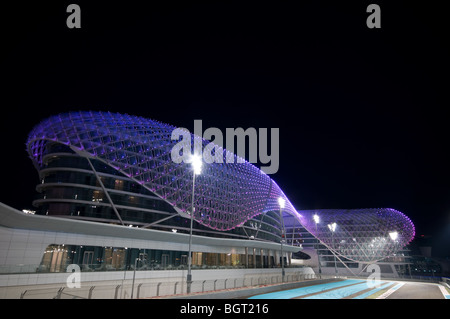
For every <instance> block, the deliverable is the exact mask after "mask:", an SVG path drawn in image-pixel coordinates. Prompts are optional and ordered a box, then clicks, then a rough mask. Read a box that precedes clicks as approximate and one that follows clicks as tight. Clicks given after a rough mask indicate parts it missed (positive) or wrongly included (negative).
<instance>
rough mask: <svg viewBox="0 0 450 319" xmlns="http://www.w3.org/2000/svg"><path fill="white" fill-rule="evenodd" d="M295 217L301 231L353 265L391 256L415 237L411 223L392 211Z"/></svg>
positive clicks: (328, 211)
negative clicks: (352, 262)
mask: <svg viewBox="0 0 450 319" xmlns="http://www.w3.org/2000/svg"><path fill="white" fill-rule="evenodd" d="M299 213H300V215H301V217H300V222H301V224H302V225H303V227H305V229H306V230H307V231H308V232H309V233H311V234H312V235H313V236H314V237H316V238H317V239H318V240H319V241H320V242H321V243H322V244H324V245H325V246H326V247H327V248H329V249H330V250H331V251H332V252H333V253H335V254H338V255H340V256H342V257H345V258H347V259H349V260H352V261H357V262H373V261H379V260H382V259H384V258H386V257H387V256H392V255H393V254H395V253H396V252H397V251H398V250H400V249H401V248H403V247H404V246H405V245H406V244H408V243H409V242H410V241H411V240H412V239H413V238H414V235H415V228H414V224H413V223H412V222H411V220H410V219H409V218H408V217H407V216H405V215H404V214H403V213H401V212H399V211H397V210H395V209H392V208H369V209H322V210H301V211H299ZM334 223H335V225H334V226H333V224H334Z"/></svg>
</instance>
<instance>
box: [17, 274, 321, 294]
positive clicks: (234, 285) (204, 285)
mask: <svg viewBox="0 0 450 319" xmlns="http://www.w3.org/2000/svg"><path fill="white" fill-rule="evenodd" d="M312 279H316V276H315V275H314V274H306V275H305V274H300V273H292V274H287V275H286V276H285V280H284V282H285V283H288V282H296V281H306V280H312ZM280 283H282V277H281V275H268V276H248V277H244V278H227V279H214V280H197V281H193V282H192V286H191V293H192V294H199V293H207V292H215V291H223V290H229V289H239V288H249V287H258V286H266V285H272V284H280ZM182 294H186V281H185V279H183V280H181V279H180V280H178V281H172V282H164V281H159V282H152V283H145V282H141V283H136V284H135V285H134V286H133V285H132V284H119V285H97V286H85V287H81V288H67V287H55V288H37V289H28V290H25V291H23V292H22V293H21V294H20V299H130V298H131V296H133V298H154V297H170V296H176V295H182Z"/></svg>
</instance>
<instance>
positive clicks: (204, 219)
mask: <svg viewBox="0 0 450 319" xmlns="http://www.w3.org/2000/svg"><path fill="white" fill-rule="evenodd" d="M174 129H175V127H174V126H171V125H167V124H163V123H160V122H157V121H153V120H150V119H145V118H142V117H137V116H131V115H123V114H114V113H109V112H108V113H106V112H72V113H67V114H60V115H56V116H53V117H50V118H48V119H46V120H44V121H43V122H41V123H40V124H38V125H37V126H36V127H35V128H34V129H33V130H32V131H31V133H30V134H29V138H28V143H27V145H28V152H29V154H30V156H31V158H32V160H33V161H34V163H35V165H36V166H38V167H40V166H41V165H42V159H43V156H44V155H45V154H44V153H45V145H46V143H48V142H49V141H51V142H58V143H62V144H65V145H68V146H70V147H71V148H72V149H73V150H74V151H76V152H78V153H79V154H81V155H85V156H88V157H93V158H96V159H97V160H101V161H103V162H105V163H107V164H108V165H110V166H111V167H113V168H114V169H116V170H118V171H120V172H122V173H123V174H125V175H126V176H128V177H129V178H131V179H133V180H135V181H136V182H138V183H139V184H141V185H142V186H143V187H145V188H147V189H148V190H150V191H152V192H153V193H155V194H157V195H158V196H160V197H161V198H163V199H164V200H166V201H167V202H168V203H170V204H171V205H173V206H174V207H175V208H176V209H179V210H181V211H183V212H186V213H189V212H190V208H191V200H192V197H191V196H192V168H191V165H190V164H189V163H184V162H182V163H179V164H177V163H175V162H174V161H173V160H172V158H171V151H172V148H173V147H174V146H175V145H176V144H177V143H178V142H179V141H178V140H172V139H171V135H172V131H173V130H174ZM191 137H192V143H191V144H192V145H193V141H194V138H196V139H197V140H198V139H199V137H197V136H194V135H191ZM201 142H202V144H203V147H205V146H206V145H207V144H209V143H210V142H209V141H207V140H201ZM218 149H219V147H217V148H215V150H216V151H217V150H218ZM220 149H221V150H222V151H223V156H224V164H221V163H212V164H204V165H203V168H202V173H201V174H200V175H198V176H196V182H195V196H194V200H195V213H194V219H195V220H196V221H197V222H199V223H200V224H202V225H205V226H207V227H210V228H213V229H217V230H221V231H225V230H230V229H233V228H235V227H238V226H240V225H242V224H243V223H245V222H246V221H247V220H249V219H251V218H252V217H253V216H255V215H258V214H261V213H263V212H267V211H271V210H278V209H279V206H278V201H277V199H278V198H279V197H283V198H284V199H285V201H286V207H285V208H284V211H285V212H287V213H290V214H292V215H297V212H296V210H295V209H294V207H293V206H292V204H291V203H290V202H289V200H288V199H287V198H286V197H285V195H284V194H283V192H282V191H281V189H280V188H279V187H278V185H277V184H276V183H275V182H274V181H273V180H272V179H271V178H269V176H267V175H266V174H265V173H263V172H262V171H261V170H260V169H259V168H257V167H255V166H254V165H252V164H250V163H248V162H245V163H238V162H237V157H236V155H234V154H232V156H235V161H234V163H225V159H226V158H227V156H228V157H229V156H230V152H227V151H226V150H225V149H222V148H220Z"/></svg>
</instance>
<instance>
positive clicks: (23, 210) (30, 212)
mask: <svg viewBox="0 0 450 319" xmlns="http://www.w3.org/2000/svg"><path fill="white" fill-rule="evenodd" d="M22 212H24V213H25V214H35V213H36V211H35V210H29V209H22Z"/></svg>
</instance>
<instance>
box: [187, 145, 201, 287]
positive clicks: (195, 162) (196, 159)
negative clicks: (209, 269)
mask: <svg viewBox="0 0 450 319" xmlns="http://www.w3.org/2000/svg"><path fill="white" fill-rule="evenodd" d="M191 165H192V205H191V227H190V229H189V254H188V273H187V277H186V291H187V293H188V294H189V293H191V284H192V274H191V265H192V256H191V254H192V225H193V223H194V191H195V175H199V174H200V173H201V172H202V158H201V157H200V156H199V155H195V154H194V155H192V156H191Z"/></svg>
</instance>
